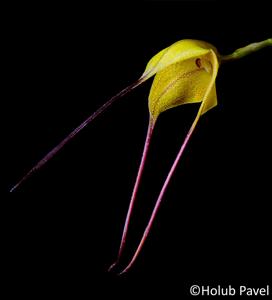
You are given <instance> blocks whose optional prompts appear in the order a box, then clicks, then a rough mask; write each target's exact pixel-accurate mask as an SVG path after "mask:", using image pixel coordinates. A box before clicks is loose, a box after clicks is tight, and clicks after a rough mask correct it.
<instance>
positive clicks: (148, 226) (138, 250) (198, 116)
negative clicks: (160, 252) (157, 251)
mask: <svg viewBox="0 0 272 300" xmlns="http://www.w3.org/2000/svg"><path fill="white" fill-rule="evenodd" d="M202 107H203V105H201V107H200V109H199V111H198V114H197V116H196V118H195V120H194V122H193V124H192V126H191V128H190V130H189V132H188V134H187V136H186V138H185V140H184V142H183V143H182V145H181V148H180V150H179V152H178V154H177V156H176V159H175V161H174V163H173V165H172V167H171V169H170V171H169V173H168V175H167V177H166V180H165V182H164V184H163V187H162V189H161V192H160V194H159V197H158V199H157V201H156V204H155V207H154V209H153V212H152V215H151V217H150V219H149V222H148V224H147V226H146V228H145V231H144V234H143V236H142V239H141V241H140V243H139V245H138V248H137V249H136V251H135V253H134V255H133V257H132V259H131V261H130V262H129V264H128V265H127V267H126V268H125V269H124V270H123V271H122V272H121V273H119V275H121V274H123V273H125V272H127V271H128V270H129V269H130V268H131V267H132V265H133V264H134V262H135V260H136V258H137V257H138V255H139V253H140V252H141V250H142V248H143V245H144V243H145V241H146V239H147V236H148V234H149V232H150V229H151V227H152V225H153V223H154V220H155V217H156V215H157V212H158V210H159V207H160V205H161V202H162V199H163V196H164V194H165V191H166V189H167V187H168V184H169V182H170V180H171V178H172V176H173V174H174V172H175V170H176V167H177V165H178V163H179V160H180V158H181V156H182V154H183V152H184V150H185V148H186V146H187V144H188V142H189V140H190V137H191V136H192V133H193V132H194V129H195V127H196V124H197V122H198V120H199V118H200V115H201V111H202Z"/></svg>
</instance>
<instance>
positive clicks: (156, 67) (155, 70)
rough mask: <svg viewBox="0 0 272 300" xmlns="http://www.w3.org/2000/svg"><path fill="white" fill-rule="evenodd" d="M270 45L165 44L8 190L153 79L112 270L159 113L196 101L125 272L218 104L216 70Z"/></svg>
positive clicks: (124, 237) (124, 233) (190, 41)
mask: <svg viewBox="0 0 272 300" xmlns="http://www.w3.org/2000/svg"><path fill="white" fill-rule="evenodd" d="M271 45H272V39H271V38H270V39H267V40H264V41H262V42H259V43H253V44H250V45H248V46H246V47H243V48H240V49H237V50H236V51H234V52H233V53H232V54H230V55H225V56H224V55H220V54H219V52H218V51H217V49H216V48H215V47H214V46H213V45H211V44H209V43H207V42H204V41H199V40H189V39H186V40H181V41H178V42H176V43H174V44H172V45H170V46H169V47H167V48H165V49H163V50H162V51H160V52H159V53H158V54H156V55H155V56H154V57H153V58H152V59H151V60H150V61H149V62H148V64H147V66H146V69H145V71H144V73H143V75H142V76H141V77H140V78H139V79H138V80H136V81H135V82H134V83H133V84H131V85H130V86H128V87H127V88H125V89H124V90H122V91H121V92H120V93H118V94H117V95H115V96H114V97H112V98H111V99H110V100H108V101H107V102H106V103H105V104H104V105H103V106H101V107H100V108H99V109H98V110H97V111H96V112H95V113H93V114H92V115H91V116H90V117H89V118H88V119H87V120H85V121H84V122H83V123H81V124H80V125H79V126H78V127H77V128H76V129H74V130H73V131H72V132H71V133H70V134H69V135H68V136H67V137H66V138H65V139H64V140H63V141H62V142H61V143H60V144H58V145H57V146H56V147H55V148H54V149H53V150H51V151H50V152H49V153H48V154H47V155H46V156H45V157H44V158H43V159H41V160H40V161H39V162H38V163H37V164H36V165H35V166H34V167H33V168H32V169H31V170H30V171H29V172H28V173H27V174H26V175H25V176H24V177H23V178H22V179H21V180H20V181H19V182H18V183H17V184H16V185H15V186H14V187H13V188H12V189H11V190H10V191H11V192H12V191H14V190H15V189H17V188H18V187H19V186H20V185H21V184H22V183H23V182H24V181H25V180H26V179H27V178H28V177H29V176H30V175H31V174H32V173H34V172H35V171H37V170H38V169H40V168H41V167H42V166H43V165H44V164H45V163H46V162H48V161H49V160H50V159H51V158H52V157H53V156H54V155H55V154H56V153H57V152H59V150H61V149H62V148H63V146H64V145H65V144H66V143H67V142H69V141H70V140H71V139H72V138H73V137H74V136H75V135H76V134H77V133H78V132H80V131H81V130H82V129H83V128H84V127H86V126H87V125H88V124H89V123H90V122H91V121H92V120H94V119H95V118H96V117H97V116H98V115H100V114H101V113H102V112H104V111H105V110H106V109H107V108H108V107H109V106H110V105H111V104H112V103H114V102H115V101H116V100H117V99H120V98H121V97H122V96H124V95H125V94H127V93H128V92H130V91H131V90H133V89H134V88H136V87H137V86H139V85H140V84H142V83H144V82H145V81H146V80H148V79H149V78H151V77H153V76H155V77H154V81H153V84H152V86H151V90H150V94H149V98H148V106H149V125H148V130H147V135H146V141H145V145H144V150H143V154H142V159H141V163H140V166H139V170H138V174H137V178H136V181H135V185H134V189H133V192H132V196H131V200H130V204H129V208H128V212H127V216H126V220H125V225H124V229H123V234H122V238H121V243H120V247H119V252H118V255H117V258H116V260H115V262H114V263H113V264H112V265H111V267H110V268H109V270H111V269H113V268H114V267H115V266H116V265H117V264H118V263H119V261H120V259H121V256H122V254H123V251H124V248H125V243H126V238H127V233H128V227H129V223H130V219H131V215H132V211H133V207H134V204H135V200H136V196H137V191H138V189H139V184H140V180H141V177H142V174H143V169H144V165H145V162H146V157H147V153H148V149H149V145H150V141H151V136H152V133H153V130H154V127H155V124H156V121H157V119H158V117H159V115H160V114H161V113H162V112H164V111H166V110H168V109H170V108H174V107H176V106H180V105H183V104H190V103H200V105H199V108H198V112H197V114H196V117H195V119H194V121H193V123H192V125H191V127H190V129H189V132H188V134H187V135H186V137H185V140H184V142H183V143H182V145H181V147H180V150H179V152H178V154H177V156H176V158H175V160H174V163H173V165H172V167H171V168H170V171H169V173H168V174H167V176H166V179H165V182H164V184H163V186H162V189H161V191H160V193H159V196H158V198H157V201H156V204H155V207H154V209H153V212H152V215H151V217H150V220H149V222H148V224H147V227H146V229H145V231H144V234H143V236H142V239H141V241H140V243H139V246H138V247H137V249H136V251H135V253H134V255H133V257H132V259H131V261H130V262H129V264H128V265H127V267H126V268H125V269H124V270H123V271H122V272H121V273H120V274H122V273H124V272H126V271H127V270H128V269H129V268H130V267H131V266H132V265H133V264H134V262H135V260H136V258H137V257H138V255H139V253H140V251H141V250H142V247H143V245H144V243H145V241H146V239H147V237H148V234H149V232H150V229H151V227H152V224H153V223H154V219H155V217H156V215H157V212H158V209H159V207H160V204H161V201H162V199H163V196H164V194H165V191H166V189H167V186H168V184H169V182H170V179H171V178H172V176H173V174H174V172H175V169H176V167H177V165H178V162H179V160H180V158H181V157H182V154H183V152H184V150H185V148H186V145H187V144H188V141H189V139H190V138H191V136H192V133H193V132H194V130H195V128H196V125H197V123H198V121H199V119H200V117H201V116H202V115H203V114H205V113H206V112H208V111H209V110H210V109H212V108H214V107H215V106H216V105H217V95H216V84H215V83H216V76H217V73H218V69H219V66H220V65H221V64H222V63H224V62H228V61H232V60H236V59H240V58H241V57H243V56H245V55H248V54H250V53H253V52H255V51H258V50H260V49H262V48H264V47H267V46H271Z"/></svg>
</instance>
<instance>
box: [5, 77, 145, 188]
mask: <svg viewBox="0 0 272 300" xmlns="http://www.w3.org/2000/svg"><path fill="white" fill-rule="evenodd" d="M143 81H144V78H143V77H141V78H140V79H138V80H137V81H135V82H134V83H132V84H131V85H129V86H128V87H126V88H124V89H123V90H122V91H121V92H119V93H118V94H116V95H115V96H113V97H112V98H111V99H110V100H108V101H107V102H106V103H105V104H103V105H102V106H101V107H100V108H99V109H98V110H97V111H95V112H94V113H93V114H92V115H91V116H89V117H88V118H87V119H86V120H85V121H84V122H82V123H81V124H80V125H79V126H78V127H77V128H75V129H74V130H73V131H72V132H71V133H70V134H69V135H68V136H67V137H66V138H64V139H63V140H62V141H61V142H60V143H59V144H58V145H57V146H56V147H54V148H53V149H52V150H51V151H50V152H48V153H47V154H46V155H45V156H44V157H43V158H42V159H41V160H40V161H39V162H38V163H37V164H36V165H35V166H34V167H33V168H32V169H30V171H28V172H27V173H26V174H25V175H24V176H23V177H22V178H21V179H20V180H19V181H18V182H17V183H16V184H15V185H14V186H13V187H12V188H11V189H10V192H13V191H14V190H16V189H17V188H18V187H19V186H20V185H21V184H22V183H23V182H24V181H25V180H27V179H28V178H29V177H30V176H31V175H32V174H33V173H34V172H36V171H38V170H39V169H40V168H41V167H42V166H43V165H44V164H46V163H47V162H48V161H49V160H50V159H51V158H53V157H54V156H55V155H56V154H57V153H58V152H59V151H60V150H61V149H62V148H63V147H64V146H65V145H66V144H67V143H68V142H69V141H70V140H71V139H73V138H74V137H75V136H76V135H77V134H78V133H79V132H80V131H81V130H82V129H83V128H84V127H86V126H87V125H88V124H89V123H91V122H92V121H93V120H94V119H95V118H96V117H97V116H99V115H100V114H101V113H102V112H104V111H105V110H106V109H107V108H108V107H109V106H110V105H111V104H113V103H114V102H115V101H116V100H117V99H120V98H121V97H123V96H124V95H126V94H127V93H128V92H130V91H131V90H133V89H134V88H136V87H137V86H138V85H140V84H141V83H142V82H143Z"/></svg>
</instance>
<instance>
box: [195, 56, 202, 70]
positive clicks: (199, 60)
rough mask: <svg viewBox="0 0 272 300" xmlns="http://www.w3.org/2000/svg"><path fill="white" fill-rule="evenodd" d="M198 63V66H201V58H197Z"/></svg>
mask: <svg viewBox="0 0 272 300" xmlns="http://www.w3.org/2000/svg"><path fill="white" fill-rule="evenodd" d="M195 63H196V65H197V67H198V68H200V67H201V59H200V58H197V59H196V61H195Z"/></svg>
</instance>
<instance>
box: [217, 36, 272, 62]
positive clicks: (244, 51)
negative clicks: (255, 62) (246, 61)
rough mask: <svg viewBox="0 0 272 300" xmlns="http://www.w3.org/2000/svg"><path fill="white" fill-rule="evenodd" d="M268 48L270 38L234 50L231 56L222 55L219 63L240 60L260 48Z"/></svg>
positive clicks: (271, 39) (271, 41) (270, 43)
mask: <svg viewBox="0 0 272 300" xmlns="http://www.w3.org/2000/svg"><path fill="white" fill-rule="evenodd" d="M268 46H272V38H270V39H267V40H264V41H261V42H258V43H252V44H249V45H247V46H245V47H243V48H239V49H237V50H235V51H234V52H233V53H232V54H229V55H222V56H221V62H226V61H232V60H236V59H240V58H242V57H244V56H246V55H248V54H251V53H254V52H256V51H259V50H261V49H262V48H265V47H268Z"/></svg>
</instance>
